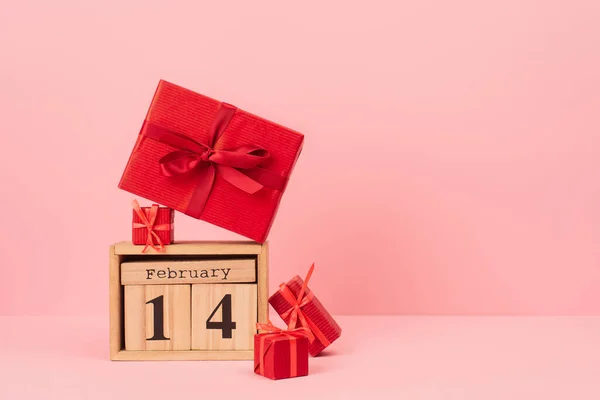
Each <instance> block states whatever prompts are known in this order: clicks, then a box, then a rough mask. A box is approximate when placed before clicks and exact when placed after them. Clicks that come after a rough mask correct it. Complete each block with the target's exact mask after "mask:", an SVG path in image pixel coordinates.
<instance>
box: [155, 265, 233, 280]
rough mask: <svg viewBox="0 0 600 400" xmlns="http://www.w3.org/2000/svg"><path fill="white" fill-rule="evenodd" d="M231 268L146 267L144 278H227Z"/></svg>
mask: <svg viewBox="0 0 600 400" xmlns="http://www.w3.org/2000/svg"><path fill="white" fill-rule="evenodd" d="M229 271H231V268H211V269H171V268H170V267H167V268H166V269H158V270H157V269H155V268H148V269H146V280H152V279H188V278H190V279H207V278H221V280H222V281H226V280H227V275H229Z"/></svg>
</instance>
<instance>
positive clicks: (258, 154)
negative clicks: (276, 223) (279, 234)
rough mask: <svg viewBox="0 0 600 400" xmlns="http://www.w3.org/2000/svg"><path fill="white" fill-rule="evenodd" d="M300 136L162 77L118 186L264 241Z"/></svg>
mask: <svg viewBox="0 0 600 400" xmlns="http://www.w3.org/2000/svg"><path fill="white" fill-rule="evenodd" d="M303 141H304V136H303V135H302V134H300V133H298V132H296V131H294V130H291V129H288V128H286V127H283V126H281V125H279V124H276V123H274V122H270V121H268V120H266V119H264V118H261V117H258V116H256V115H253V114H250V113H248V112H246V111H244V110H241V109H239V108H236V107H234V106H232V105H230V104H226V103H222V102H220V101H217V100H214V99H212V98H210V97H207V96H204V95H201V94H198V93H195V92H193V91H191V90H188V89H185V88H183V87H180V86H177V85H175V84H172V83H169V82H166V81H160V83H159V84H158V88H157V90H156V93H155V95H154V98H153V100H152V103H151V105H150V108H149V110H148V113H147V115H146V119H145V121H144V123H143V125H142V128H141V131H140V133H139V135H138V137H137V141H136V143H135V146H134V148H133V151H132V153H131V155H130V157H129V160H128V162H127V165H126V167H125V170H124V172H123V175H122V177H121V180H120V182H119V188H121V189H123V190H125V191H128V192H130V193H133V194H135V195H137V196H140V197H143V198H146V199H149V200H151V201H153V202H156V203H160V204H163V205H165V206H167V207H170V208H173V209H174V210H176V211H180V212H182V213H184V214H187V215H189V216H191V217H194V218H197V219H201V220H204V221H206V222H209V223H211V224H214V225H217V226H220V227H222V228H225V229H228V230H230V231H233V232H236V233H238V234H240V235H243V236H246V237H248V238H250V239H252V240H255V241H257V242H260V243H264V242H265V241H266V238H267V235H268V233H269V230H270V228H271V225H272V223H273V220H274V218H275V215H276V213H277V209H278V207H279V204H280V201H281V197H282V194H283V192H284V191H285V188H286V186H287V182H288V178H289V177H290V175H291V173H292V170H293V169H294V166H295V164H296V161H297V159H298V157H299V155H300V151H301V149H302V145H303Z"/></svg>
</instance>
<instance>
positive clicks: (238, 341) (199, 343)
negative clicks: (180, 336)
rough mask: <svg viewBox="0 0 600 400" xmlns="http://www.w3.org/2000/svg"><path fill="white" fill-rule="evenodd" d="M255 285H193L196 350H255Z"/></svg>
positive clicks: (193, 326)
mask: <svg viewBox="0 0 600 400" xmlns="http://www.w3.org/2000/svg"><path fill="white" fill-rule="evenodd" d="M256 304H257V287H256V285H255V284H198V285H192V350H252V349H253V348H254V347H253V346H254V334H255V333H256V332H257V331H256V322H257V307H256Z"/></svg>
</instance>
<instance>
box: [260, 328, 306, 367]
mask: <svg viewBox="0 0 600 400" xmlns="http://www.w3.org/2000/svg"><path fill="white" fill-rule="evenodd" d="M258 325H261V324H258ZM265 327H266V328H265ZM259 329H267V330H270V331H271V332H269V333H259V334H256V335H254V372H255V373H256V374H259V375H262V376H264V377H267V378H270V379H284V378H294V377H299V376H306V375H308V338H307V337H306V335H305V334H304V333H302V332H301V331H300V330H296V331H283V330H281V329H279V328H275V327H273V326H272V325H270V324H269V325H268V326H267V325H263V326H262V327H259Z"/></svg>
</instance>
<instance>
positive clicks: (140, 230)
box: [131, 200, 175, 252]
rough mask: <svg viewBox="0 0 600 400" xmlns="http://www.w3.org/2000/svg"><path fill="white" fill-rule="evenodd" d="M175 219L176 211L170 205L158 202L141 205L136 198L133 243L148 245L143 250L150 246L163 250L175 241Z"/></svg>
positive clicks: (134, 202) (134, 203)
mask: <svg viewBox="0 0 600 400" xmlns="http://www.w3.org/2000/svg"><path fill="white" fill-rule="evenodd" d="M174 219H175V213H174V212H173V210H172V209H170V208H168V207H159V206H158V204H153V205H152V206H151V207H140V205H139V203H138V202H137V200H134V201H133V224H132V230H131V232H132V233H131V241H132V242H133V244H137V245H146V247H144V250H142V252H145V251H146V250H147V249H148V247H152V248H154V249H155V250H157V251H162V249H163V248H164V245H167V244H171V243H173V237H174V228H173V222H174Z"/></svg>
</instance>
